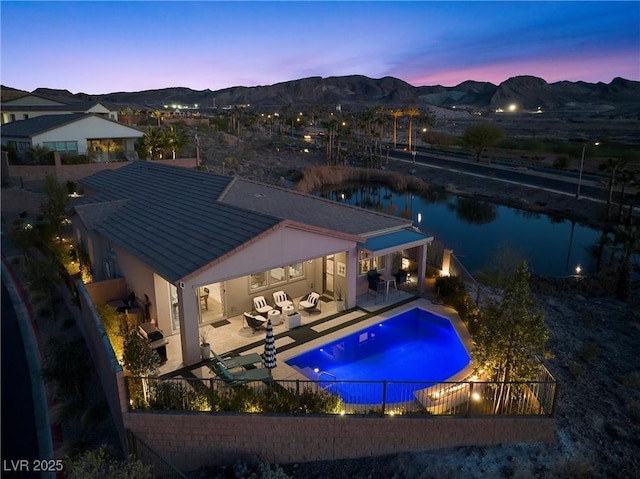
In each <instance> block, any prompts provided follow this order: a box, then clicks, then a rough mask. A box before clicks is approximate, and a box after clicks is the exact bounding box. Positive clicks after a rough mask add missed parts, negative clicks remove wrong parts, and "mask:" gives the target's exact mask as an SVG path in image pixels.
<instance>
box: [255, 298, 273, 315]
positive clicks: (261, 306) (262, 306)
mask: <svg viewBox="0 0 640 479" xmlns="http://www.w3.org/2000/svg"><path fill="white" fill-rule="evenodd" d="M253 309H255V310H256V311H257V312H258V313H259V314H265V313H268V312H269V311H271V310H272V309H273V306H271V305H270V304H269V303H267V300H266V299H265V298H264V296H256V297H255V298H253Z"/></svg>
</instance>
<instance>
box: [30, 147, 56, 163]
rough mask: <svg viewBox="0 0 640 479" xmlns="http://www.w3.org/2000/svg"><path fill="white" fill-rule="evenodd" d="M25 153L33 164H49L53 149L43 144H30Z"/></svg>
mask: <svg viewBox="0 0 640 479" xmlns="http://www.w3.org/2000/svg"><path fill="white" fill-rule="evenodd" d="M25 154H26V156H27V158H28V159H29V161H30V163H31V164H33V165H45V164H49V163H50V162H51V158H52V152H51V150H50V149H49V148H47V147H46V146H44V145H42V144H38V145H33V146H30V147H29V148H28V149H27V151H26V153H25Z"/></svg>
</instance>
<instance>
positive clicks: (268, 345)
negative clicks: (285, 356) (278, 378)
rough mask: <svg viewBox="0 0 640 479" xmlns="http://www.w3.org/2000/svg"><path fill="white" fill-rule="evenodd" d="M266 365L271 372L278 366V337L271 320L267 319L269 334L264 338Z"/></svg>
mask: <svg viewBox="0 0 640 479" xmlns="http://www.w3.org/2000/svg"><path fill="white" fill-rule="evenodd" d="M263 362H264V367H265V368H267V369H268V370H269V372H271V370H272V369H273V368H275V367H277V366H278V363H277V362H276V339H275V337H274V336H273V325H272V324H271V320H270V319H269V320H268V321H267V336H266V337H265V340H264V358H263Z"/></svg>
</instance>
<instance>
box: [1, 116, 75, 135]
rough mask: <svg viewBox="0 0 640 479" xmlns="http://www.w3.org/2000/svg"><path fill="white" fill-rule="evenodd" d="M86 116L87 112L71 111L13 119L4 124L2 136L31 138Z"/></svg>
mask: <svg viewBox="0 0 640 479" xmlns="http://www.w3.org/2000/svg"><path fill="white" fill-rule="evenodd" d="M86 117H87V115H86V114H85V113H69V114H67V115H41V116H36V117H34V118H29V119H28V120H18V121H12V122H10V123H5V124H4V125H2V136H5V137H24V138H29V137H31V136H33V135H36V134H38V133H41V132H43V131H47V130H51V129H52V128H58V127H60V126H62V125H66V124H68V123H73V122H74V121H78V120H79V119H81V118H86Z"/></svg>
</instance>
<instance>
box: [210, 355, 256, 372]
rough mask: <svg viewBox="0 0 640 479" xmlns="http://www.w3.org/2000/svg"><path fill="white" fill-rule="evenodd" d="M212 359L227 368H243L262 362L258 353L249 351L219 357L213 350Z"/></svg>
mask: <svg viewBox="0 0 640 479" xmlns="http://www.w3.org/2000/svg"><path fill="white" fill-rule="evenodd" d="M211 352H212V353H213V360H214V361H217V362H219V363H222V364H224V365H225V366H226V368H227V369H234V368H244V367H245V366H253V365H254V364H262V356H260V355H259V354H258V353H250V354H245V355H241V356H235V357H232V358H221V357H220V356H219V355H218V354H217V353H216V352H215V351H211Z"/></svg>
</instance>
